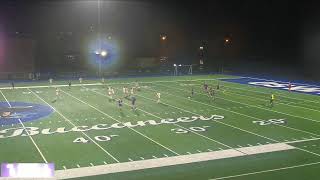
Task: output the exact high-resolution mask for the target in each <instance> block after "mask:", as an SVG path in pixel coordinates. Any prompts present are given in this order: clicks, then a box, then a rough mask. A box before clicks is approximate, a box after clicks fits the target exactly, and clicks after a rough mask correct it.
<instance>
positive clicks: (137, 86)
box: [135, 80, 140, 91]
mask: <svg viewBox="0 0 320 180" xmlns="http://www.w3.org/2000/svg"><path fill="white" fill-rule="evenodd" d="M135 88H136V89H137V91H140V86H139V83H138V81H137V80H136V82H135Z"/></svg>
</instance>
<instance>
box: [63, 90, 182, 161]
mask: <svg viewBox="0 0 320 180" xmlns="http://www.w3.org/2000/svg"><path fill="white" fill-rule="evenodd" d="M61 91H62V92H64V93H65V94H67V95H69V96H70V97H72V98H74V99H76V100H78V101H80V102H82V103H83V104H86V105H88V106H89V107H91V108H93V109H95V110H96V111H98V112H100V113H101V114H103V115H105V116H107V117H109V118H111V119H112V120H114V121H116V122H118V123H122V122H121V121H119V120H117V119H115V118H114V117H112V116H110V115H109V114H107V113H105V112H103V111H102V110H100V109H98V108H96V107H94V106H92V105H91V104H89V103H87V102H85V101H83V100H81V99H79V98H77V97H75V96H73V95H71V94H70V93H67V92H65V91H63V90H61ZM128 128H129V129H130V130H132V131H134V132H136V133H137V134H139V135H141V136H143V137H145V138H146V139H148V140H150V141H152V142H153V143H155V144H157V145H159V146H161V147H163V148H164V149H166V150H168V151H170V152H172V153H174V154H175V155H180V154H179V153H177V152H175V151H173V150H172V149H170V148H168V147H166V146H164V145H162V144H161V143H159V142H157V141H155V140H153V139H152V138H150V137H148V136H146V135H145V134H143V133H141V132H139V131H137V130H135V129H133V128H130V127H128Z"/></svg>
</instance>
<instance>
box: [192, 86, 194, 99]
mask: <svg viewBox="0 0 320 180" xmlns="http://www.w3.org/2000/svg"><path fill="white" fill-rule="evenodd" d="M193 96H194V89H193V87H192V88H191V97H193Z"/></svg>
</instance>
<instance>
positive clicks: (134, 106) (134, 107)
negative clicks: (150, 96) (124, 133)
mask: <svg viewBox="0 0 320 180" xmlns="http://www.w3.org/2000/svg"><path fill="white" fill-rule="evenodd" d="M136 100H137V99H136V97H134V96H132V97H131V109H132V110H136Z"/></svg>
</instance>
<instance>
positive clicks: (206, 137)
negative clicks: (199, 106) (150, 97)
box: [92, 90, 232, 149]
mask: <svg viewBox="0 0 320 180" xmlns="http://www.w3.org/2000/svg"><path fill="white" fill-rule="evenodd" d="M92 92H94V93H96V94H99V95H102V96H105V97H108V96H107V95H104V94H102V93H100V92H96V91H93V90H92ZM138 96H139V95H138ZM124 104H125V105H127V106H130V105H128V104H127V103H124ZM137 109H138V110H140V111H142V112H144V113H146V114H149V115H151V116H153V117H155V118H158V119H164V118H162V117H159V116H157V115H155V114H152V113H150V112H148V111H145V110H143V109H141V108H137ZM173 125H175V126H178V127H180V128H182V129H184V130H188V131H190V132H191V133H193V134H196V135H198V136H201V137H203V138H205V139H208V140H210V141H213V142H215V143H218V144H220V145H223V146H225V147H228V148H230V149H232V147H231V146H229V145H226V144H224V143H222V142H220V141H217V140H215V139H212V138H210V137H208V136H205V135H202V134H200V133H197V132H195V131H193V130H190V129H187V128H185V127H184V126H181V125H179V124H173Z"/></svg>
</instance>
